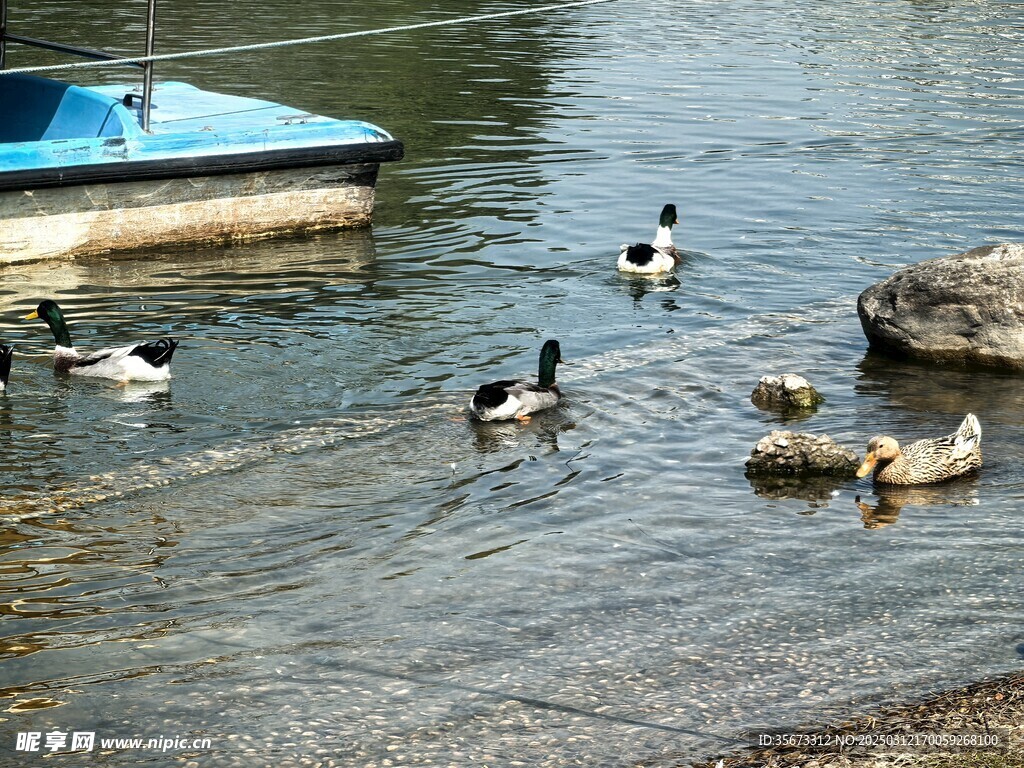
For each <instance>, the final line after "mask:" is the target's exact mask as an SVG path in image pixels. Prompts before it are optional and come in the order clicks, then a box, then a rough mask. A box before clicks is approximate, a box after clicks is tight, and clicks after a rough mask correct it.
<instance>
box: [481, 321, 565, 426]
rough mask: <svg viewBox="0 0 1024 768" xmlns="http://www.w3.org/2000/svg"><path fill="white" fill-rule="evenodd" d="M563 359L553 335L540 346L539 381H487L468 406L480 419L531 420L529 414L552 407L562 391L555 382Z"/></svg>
mask: <svg viewBox="0 0 1024 768" xmlns="http://www.w3.org/2000/svg"><path fill="white" fill-rule="evenodd" d="M560 362H562V350H561V347H559V345H558V342H557V341H555V340H554V339H550V340H548V341H545V342H544V346H543V347H541V350H540V370H539V371H538V374H537V383H536V384H534V383H533V382H530V381H511V380H510V381H496V382H494V383H493V384H484V385H483V386H482V387H480V388H479V389H478V390H477V391H476V394H475V395H473V399H472V400H471V401H470V404H469V410H470V412H472V414H473V416H475V417H476V418H478V419H480V420H481V421H504V420H507V419H518V420H519V421H522V422H528V421H529V420H530V414H531V413H535V412H536V411H542V410H544V409H545V408H550V407H551V406H553V405H554V404H555V403H557V402H558V401H559V400H560V399H561V397H562V393H561V392H560V391H559V389H558V385H557V384H556V383H555V367H556V366H557V365H558V363H560Z"/></svg>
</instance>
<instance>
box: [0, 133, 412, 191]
mask: <svg viewBox="0 0 1024 768" xmlns="http://www.w3.org/2000/svg"><path fill="white" fill-rule="evenodd" d="M110 141H114V142H116V141H121V142H123V141H124V140H123V139H120V140H118V139H111V140H110ZM404 155H405V149H404V147H403V146H402V142H400V141H382V142H380V143H379V144H359V145H356V146H351V145H348V146H337V147H302V148H298V149H272V150H267V151H265V152H244V153H237V154H230V155H213V156H196V157H171V158H165V159H160V160H125V161H121V162H113V163H96V164H92V165H68V166H64V167H60V168H38V169H29V170H19V171H5V172H2V173H0V192H10V191H12V190H28V189H47V188H53V187H74V186H81V185H84V184H109V183H116V182H130V181H151V180H152V181H159V180H161V179H181V178H191V177H195V176H225V175H230V174H241V173H259V172H261V171H277V170H284V169H288V168H316V167H320V166H332V165H365V164H377V163H386V162H391V161H393V160H401V159H402V157H404Z"/></svg>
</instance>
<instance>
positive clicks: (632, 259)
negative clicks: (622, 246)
mask: <svg viewBox="0 0 1024 768" xmlns="http://www.w3.org/2000/svg"><path fill="white" fill-rule="evenodd" d="M657 253H658V251H657V250H656V249H655V248H654V246H651V245H648V244H647V243H637V244H636V245H630V246H628V247H627V248H626V261H628V262H629V263H630V264H636V265H637V266H638V267H646V266H647V265H648V264H650V263H651V261H652V260H653V259H654V257H655V256H656V255H657Z"/></svg>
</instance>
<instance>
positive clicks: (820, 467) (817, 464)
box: [746, 430, 859, 477]
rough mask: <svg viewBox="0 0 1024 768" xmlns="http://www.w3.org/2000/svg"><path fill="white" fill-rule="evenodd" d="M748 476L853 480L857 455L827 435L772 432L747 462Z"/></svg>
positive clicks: (757, 446)
mask: <svg viewBox="0 0 1024 768" xmlns="http://www.w3.org/2000/svg"><path fill="white" fill-rule="evenodd" d="M746 466H747V474H748V475H833V476H838V477H853V475H854V474H855V473H856V471H857V467H858V466H859V462H858V460H857V454H855V453H854V452H853V451H851V450H850V449H848V448H843V447H842V446H841V445H837V444H836V442H835V441H834V440H833V439H832V438H831V437H829V436H828V435H820V436H819V435H812V434H809V433H807V432H782V431H778V430H776V431H774V432H772V433H771V434H770V435H766V436H765V437H762V438H761V439H760V440H759V441H758V443H757V445H756V446H754V450H753V451H751V452H750V458H749V459H747V465H746Z"/></svg>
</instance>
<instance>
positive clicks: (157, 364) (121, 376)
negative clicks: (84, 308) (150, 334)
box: [25, 299, 178, 381]
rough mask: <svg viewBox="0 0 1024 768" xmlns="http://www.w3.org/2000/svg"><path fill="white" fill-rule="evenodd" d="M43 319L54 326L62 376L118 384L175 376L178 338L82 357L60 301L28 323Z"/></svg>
mask: <svg viewBox="0 0 1024 768" xmlns="http://www.w3.org/2000/svg"><path fill="white" fill-rule="evenodd" d="M36 318H41V319H42V320H43V321H45V322H46V324H47V325H48V326H50V331H51V332H52V333H53V338H54V341H56V342H57V347H56V349H54V351H53V368H54V370H55V371H57V372H58V373H71V374H74V375H76V376H96V377H100V378H104V379H116V380H117V381H164V380H165V379H169V378H170V377H171V357H172V356H173V355H174V350H175V349H176V348H177V346H178V342H177V341H176V340H175V339H171V338H164V339H157V340H156V341H146V342H142V343H140V344H129V345H127V346H124V347H110V348H108V349H101V350H99V351H98V352H92V353H90V354H87V355H83V354H81V353H80V352H79V351H78V350H77V349H75V348H74V347H73V346H72V344H71V334H70V333H68V324H67V321H65V320H64V313H63V312H61V309H60V307H59V306H57V302H55V301H50V300H49V299H47V300H46V301H43V302H41V303H40V304H39V306H38V307H36V311H35V312H32V313H31V314H29V315H27V316H26V317H25V319H26V320H35V319H36Z"/></svg>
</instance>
